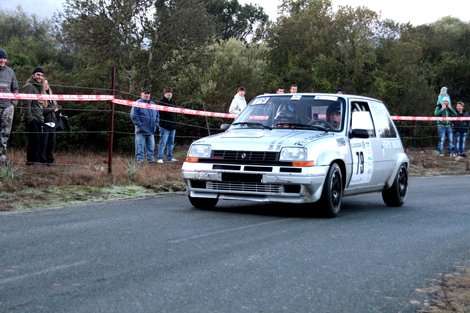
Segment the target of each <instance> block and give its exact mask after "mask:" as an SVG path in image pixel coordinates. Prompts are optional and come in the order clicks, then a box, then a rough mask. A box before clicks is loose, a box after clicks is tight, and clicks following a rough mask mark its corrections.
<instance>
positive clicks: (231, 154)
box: [212, 150, 279, 163]
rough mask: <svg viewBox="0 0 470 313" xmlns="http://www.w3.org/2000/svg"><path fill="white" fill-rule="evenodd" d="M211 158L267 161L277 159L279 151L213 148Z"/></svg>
mask: <svg viewBox="0 0 470 313" xmlns="http://www.w3.org/2000/svg"><path fill="white" fill-rule="evenodd" d="M212 159H213V160H221V161H243V162H254V163H269V162H271V163H272V162H276V161H278V160H279V152H266V151H231V150H214V151H213V152H212Z"/></svg>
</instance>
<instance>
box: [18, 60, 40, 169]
mask: <svg viewBox="0 0 470 313" xmlns="http://www.w3.org/2000/svg"><path fill="white" fill-rule="evenodd" d="M43 80H44V69H43V68H42V67H36V68H34V69H33V72H32V74H31V77H30V78H29V79H28V80H27V81H26V84H25V85H24V86H23V88H22V91H21V92H22V93H28V94H37V95H39V94H44V93H45V92H44V87H43ZM21 103H22V106H21V107H22V120H23V122H24V123H25V125H26V131H27V132H28V146H27V149H26V165H33V164H37V163H39V162H41V158H40V155H41V135H42V132H43V127H44V114H43V109H44V101H42V100H21Z"/></svg>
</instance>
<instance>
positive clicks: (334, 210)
mask: <svg viewBox="0 0 470 313" xmlns="http://www.w3.org/2000/svg"><path fill="white" fill-rule="evenodd" d="M342 176H343V175H342V173H341V169H340V168H339V165H338V164H336V163H333V164H331V166H330V169H329V170H328V175H327V177H326V180H325V184H324V185H323V191H322V195H321V198H320V202H319V203H320V205H321V208H322V210H323V213H324V215H325V216H326V217H336V216H338V214H339V211H340V210H341V202H342V199H343V178H342Z"/></svg>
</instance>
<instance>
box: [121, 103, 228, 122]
mask: <svg viewBox="0 0 470 313" xmlns="http://www.w3.org/2000/svg"><path fill="white" fill-rule="evenodd" d="M113 102H114V103H117V104H121V105H126V106H131V107H139V108H146V109H151V110H158V111H166V112H174V113H180V114H189V115H198V116H210V117H221V118H235V117H237V115H236V114H229V113H219V112H208V111H200V110H192V109H185V108H176V107H169V106H166V105H158V104H150V103H145V102H137V101H131V100H122V99H114V100H113Z"/></svg>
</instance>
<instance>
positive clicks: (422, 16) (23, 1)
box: [0, 0, 470, 25]
mask: <svg viewBox="0 0 470 313" xmlns="http://www.w3.org/2000/svg"><path fill="white" fill-rule="evenodd" d="M238 2H240V3H242V4H247V3H252V4H258V5H260V6H262V7H263V8H264V9H265V11H266V13H267V14H269V16H270V17H271V19H272V20H274V19H275V18H276V16H277V6H278V5H279V3H280V2H281V1H280V0H238ZM63 3H64V1H63V0H40V1H38V0H0V10H14V9H15V7H16V6H18V5H21V6H22V7H23V9H24V10H25V11H26V12H28V13H31V14H32V13H34V14H36V15H38V16H40V17H51V16H52V13H53V12H54V11H56V10H60V9H61V8H62V4H63ZM332 3H333V6H334V7H335V8H336V7H337V6H338V5H351V6H353V7H357V6H366V7H368V8H370V9H372V10H374V11H376V12H378V13H380V14H381V17H382V18H390V19H392V20H394V21H396V22H400V23H407V22H410V23H411V24H413V25H421V24H427V23H432V22H435V21H437V20H438V19H439V18H441V17H444V16H453V17H457V18H459V19H461V20H462V21H464V22H467V23H468V22H470V0H446V1H442V2H441V1H431V0H332Z"/></svg>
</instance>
